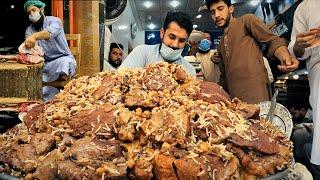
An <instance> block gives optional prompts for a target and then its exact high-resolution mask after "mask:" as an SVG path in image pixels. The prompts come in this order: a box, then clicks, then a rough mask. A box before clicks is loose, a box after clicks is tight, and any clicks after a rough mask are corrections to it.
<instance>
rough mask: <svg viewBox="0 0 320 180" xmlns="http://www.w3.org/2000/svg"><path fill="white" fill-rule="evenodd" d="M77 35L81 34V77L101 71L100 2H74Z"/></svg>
mask: <svg viewBox="0 0 320 180" xmlns="http://www.w3.org/2000/svg"><path fill="white" fill-rule="evenodd" d="M73 6H74V11H75V14H76V15H77V17H76V19H77V22H76V25H77V33H79V34H81V67H80V73H81V74H80V75H92V74H94V73H97V72H99V71H100V60H99V59H100V49H99V1H73Z"/></svg>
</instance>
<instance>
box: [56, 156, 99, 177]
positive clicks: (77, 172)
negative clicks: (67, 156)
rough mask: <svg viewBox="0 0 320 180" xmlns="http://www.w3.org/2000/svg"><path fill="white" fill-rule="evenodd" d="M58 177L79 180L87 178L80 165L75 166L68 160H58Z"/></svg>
mask: <svg viewBox="0 0 320 180" xmlns="http://www.w3.org/2000/svg"><path fill="white" fill-rule="evenodd" d="M58 172H59V173H58V178H59V179H66V180H81V179H85V177H87V178H88V176H87V175H86V171H81V166H77V165H76V164H75V163H73V162H72V161H70V160H64V161H60V162H59V163H58ZM92 174H94V172H92Z"/></svg>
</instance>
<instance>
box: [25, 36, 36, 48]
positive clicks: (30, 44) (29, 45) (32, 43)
mask: <svg viewBox="0 0 320 180" xmlns="http://www.w3.org/2000/svg"><path fill="white" fill-rule="evenodd" d="M36 41H37V40H36V38H34V37H33V36H32V35H31V36H29V37H27V38H26V40H25V46H26V48H33V47H34V46H35V44H36Z"/></svg>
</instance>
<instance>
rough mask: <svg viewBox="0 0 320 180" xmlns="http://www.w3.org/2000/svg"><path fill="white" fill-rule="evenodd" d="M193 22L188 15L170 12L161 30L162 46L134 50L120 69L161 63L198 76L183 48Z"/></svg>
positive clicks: (144, 46)
mask: <svg viewBox="0 0 320 180" xmlns="http://www.w3.org/2000/svg"><path fill="white" fill-rule="evenodd" d="M192 26H193V25H192V22H191V18H190V16H189V15H188V14H186V13H183V12H169V13H168V14H167V17H166V19H165V22H164V27H163V28H161V30H160V37H161V41H162V43H161V44H157V45H140V46H138V47H136V48H135V49H133V51H132V52H131V53H130V54H129V55H128V56H127V58H126V59H125V60H124V62H123V63H122V64H121V66H120V68H137V67H145V66H147V65H148V64H156V63H158V62H161V61H166V62H168V63H176V64H181V65H182V68H184V70H185V71H186V72H187V73H188V74H189V75H191V76H193V77H195V76H196V70H195V69H194V67H193V66H192V65H191V64H190V63H189V62H187V61H186V60H185V59H184V58H183V57H182V56H181V53H182V51H183V47H184V46H185V45H186V42H187V40H188V37H189V35H190V33H191V31H192V28H193V27H192Z"/></svg>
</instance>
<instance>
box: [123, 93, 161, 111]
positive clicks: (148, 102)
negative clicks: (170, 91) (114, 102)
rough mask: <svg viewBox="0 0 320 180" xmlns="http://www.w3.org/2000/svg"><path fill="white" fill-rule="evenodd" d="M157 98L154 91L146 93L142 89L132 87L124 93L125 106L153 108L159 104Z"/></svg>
mask: <svg viewBox="0 0 320 180" xmlns="http://www.w3.org/2000/svg"><path fill="white" fill-rule="evenodd" d="M159 100H160V98H159V95H158V93H157V92H156V91H150V92H148V93H146V92H145V91H143V90H142V89H133V90H130V91H129V92H128V93H127V94H126V95H125V106H126V107H146V108H153V107H155V106H157V105H158V104H159Z"/></svg>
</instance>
